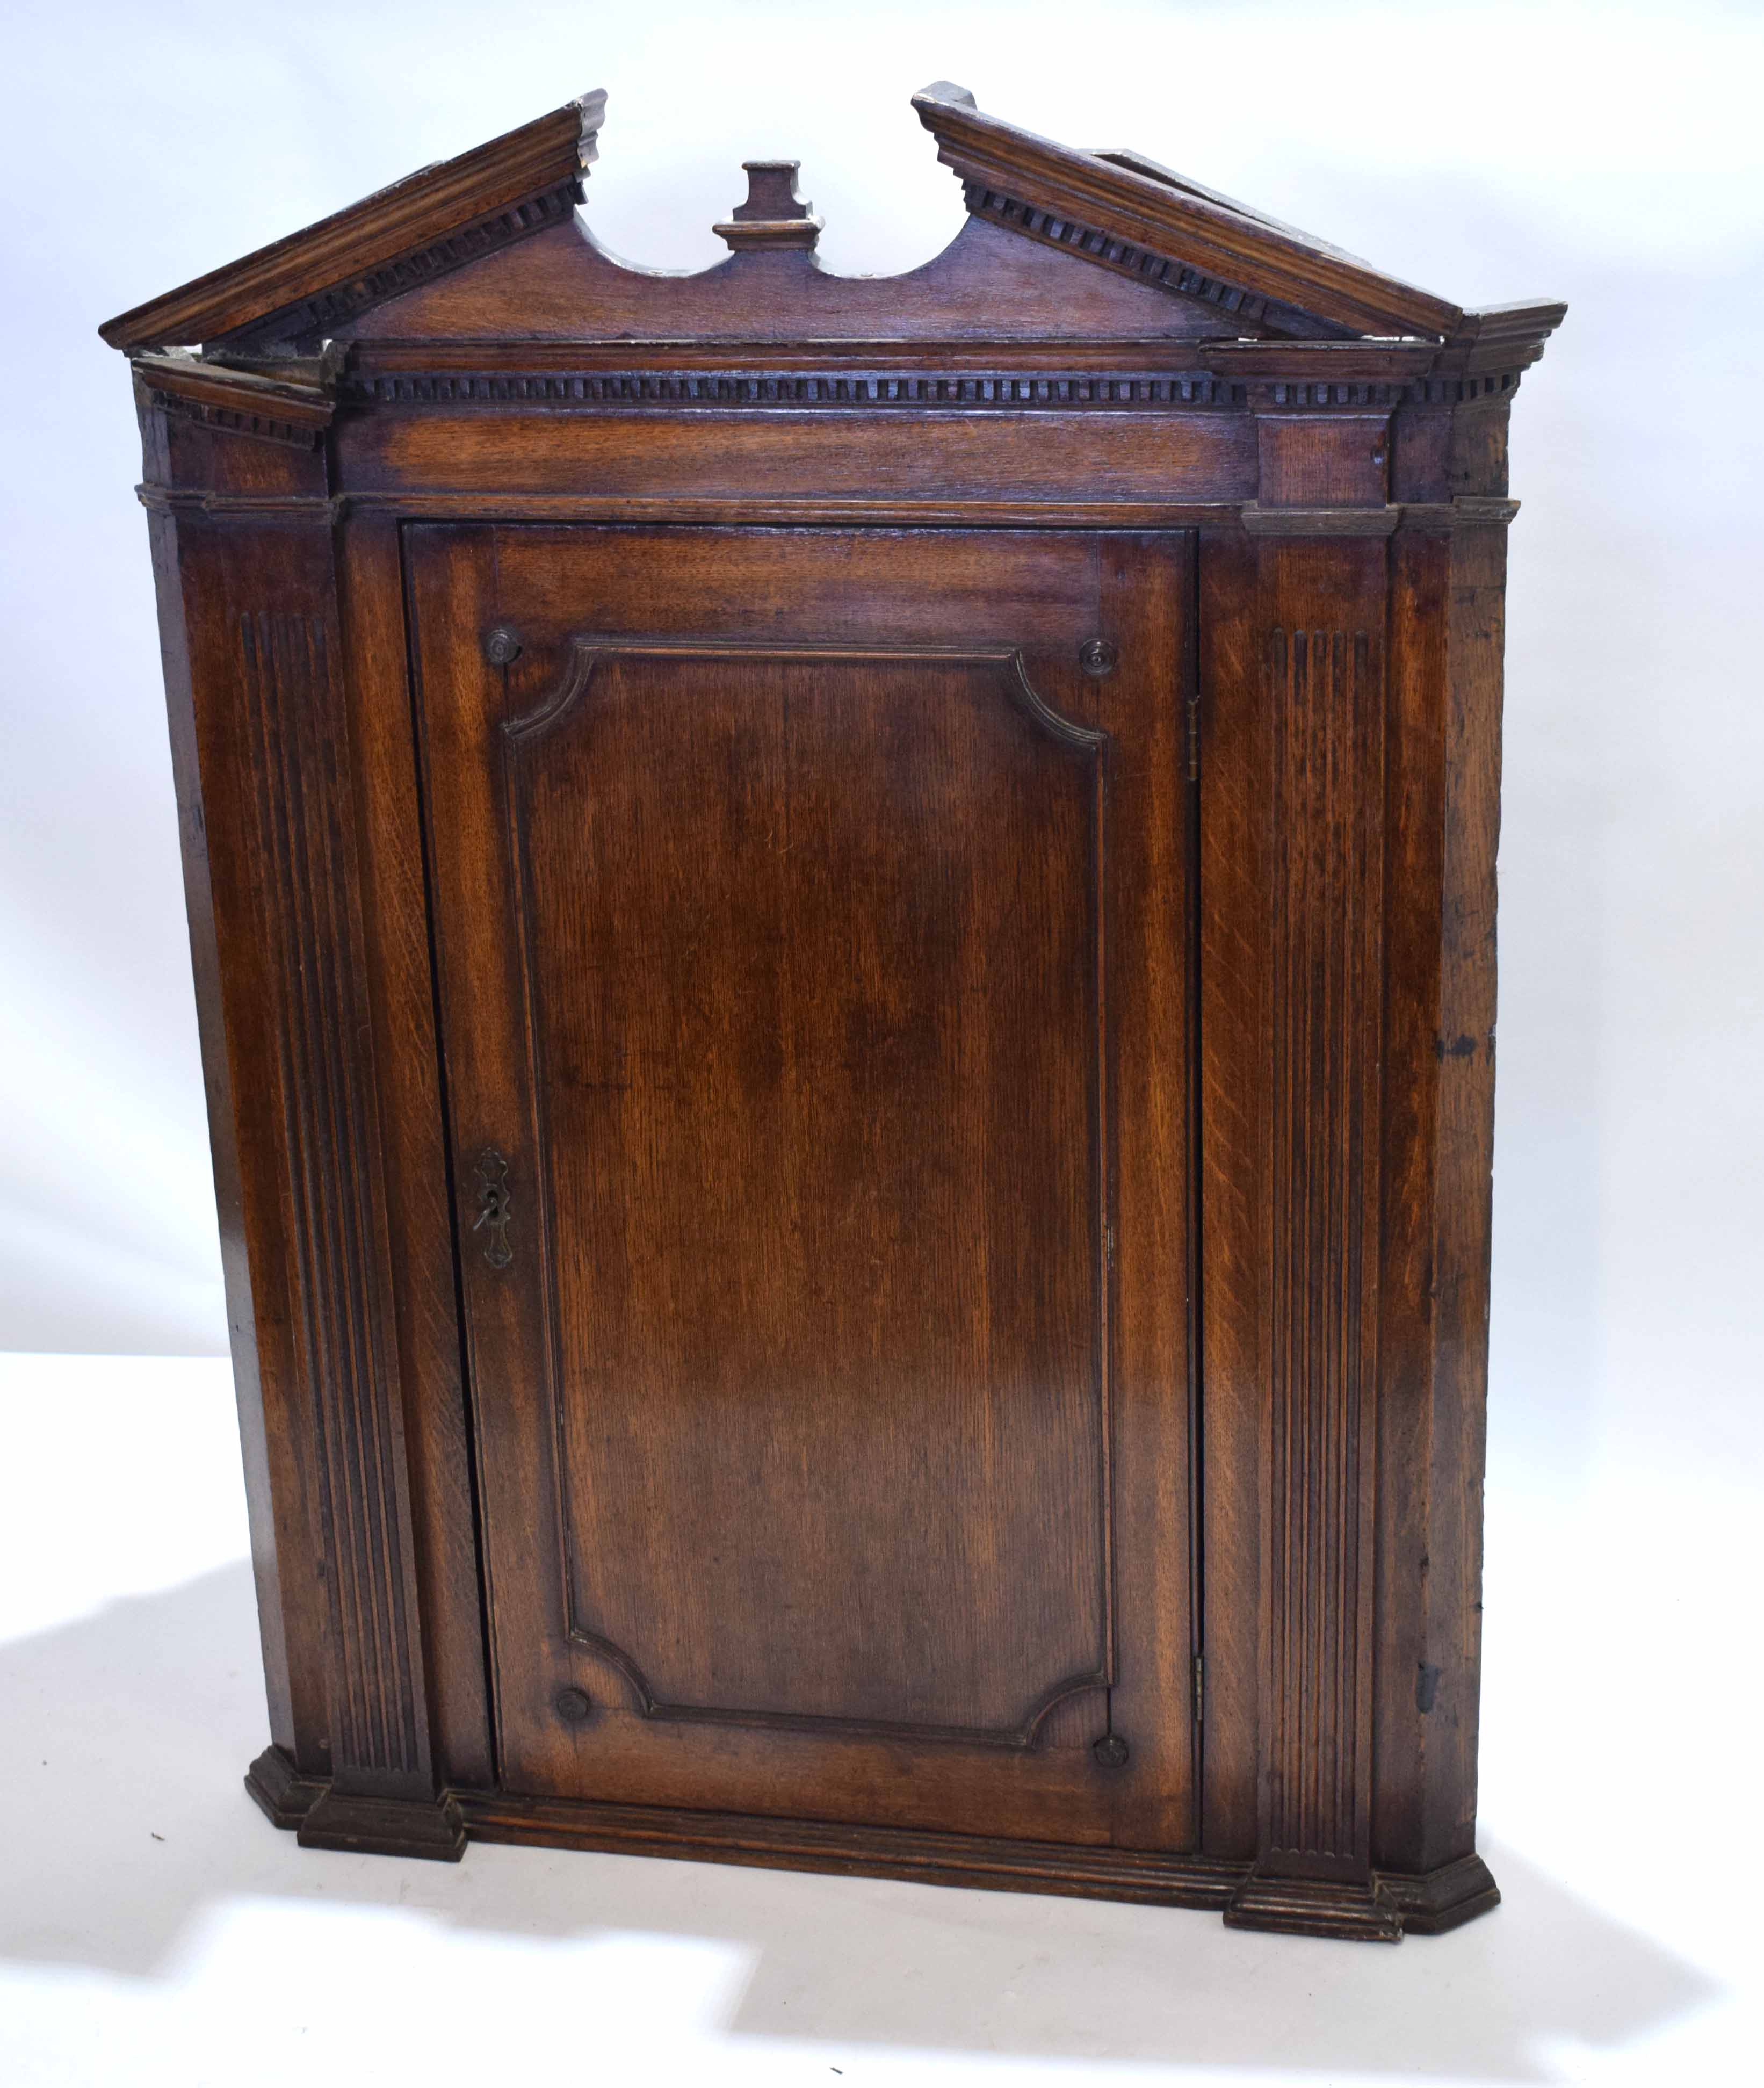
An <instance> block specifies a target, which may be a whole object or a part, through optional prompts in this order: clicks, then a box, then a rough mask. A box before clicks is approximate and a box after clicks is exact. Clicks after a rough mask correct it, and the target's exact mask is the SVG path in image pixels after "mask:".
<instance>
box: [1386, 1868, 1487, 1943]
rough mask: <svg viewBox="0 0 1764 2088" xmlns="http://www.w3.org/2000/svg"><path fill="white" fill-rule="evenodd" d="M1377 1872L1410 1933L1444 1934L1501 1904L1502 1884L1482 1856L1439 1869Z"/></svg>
mask: <svg viewBox="0 0 1764 2088" xmlns="http://www.w3.org/2000/svg"><path fill="white" fill-rule="evenodd" d="M1377 1879H1378V1884H1379V1886H1380V1888H1381V1890H1382V1891H1383V1893H1384V1894H1385V1898H1388V1899H1389V1900H1391V1901H1393V1902H1394V1903H1395V1906H1396V1908H1397V1911H1398V1914H1399V1915H1401V1916H1402V1928H1403V1932H1404V1933H1405V1934H1406V1935H1408V1936H1443V1935H1444V1934H1445V1932H1446V1930H1447V1929H1449V1928H1460V1927H1461V1926H1462V1924H1463V1923H1465V1922H1466V1921H1474V1920H1475V1918H1476V1916H1477V1915H1479V1914H1487V1913H1488V1912H1490V1911H1491V1910H1492V1909H1493V1908H1495V1907H1497V1906H1500V1904H1501V1888H1500V1887H1499V1886H1498V1885H1496V1883H1495V1881H1494V1877H1493V1874H1492V1872H1490V1870H1489V1868H1488V1865H1487V1864H1486V1863H1484V1861H1483V1859H1482V1858H1481V1857H1480V1856H1460V1857H1459V1858H1458V1861H1457V1862H1456V1863H1442V1864H1441V1866H1440V1868H1438V1869H1437V1870H1436V1871H1423V1872H1414V1873H1411V1872H1402V1871H1380V1872H1377Z"/></svg>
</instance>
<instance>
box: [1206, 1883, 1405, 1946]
mask: <svg viewBox="0 0 1764 2088" xmlns="http://www.w3.org/2000/svg"><path fill="white" fill-rule="evenodd" d="M1225 1925H1226V1927H1227V1928H1265V1929H1270V1930H1272V1931H1273V1932H1274V1933H1275V1934H1276V1935H1279V1936H1334V1937H1335V1938H1336V1939H1337V1940H1339V1941H1341V1942H1343V1943H1400V1942H1401V1941H1402V1914H1401V1912H1400V1911H1399V1910H1398V1906H1397V1903H1396V1902H1395V1901H1394V1899H1392V1898H1390V1896H1389V1893H1386V1892H1385V1890H1384V1889H1382V1887H1381V1884H1380V1883H1379V1881H1378V1880H1377V1879H1376V1878H1373V1879H1368V1880H1363V1881H1361V1882H1359V1883H1353V1882H1350V1881H1346V1880H1335V1879H1333V1878H1281V1877H1269V1876H1265V1874H1263V1873H1262V1872H1258V1871H1252V1872H1251V1873H1250V1874H1249V1876H1248V1877H1247V1878H1245V1879H1244V1882H1243V1883H1242V1884H1241V1885H1240V1886H1239V1887H1238V1889H1237V1890H1236V1891H1235V1893H1232V1895H1231V1904H1230V1905H1229V1906H1227V1908H1226V1910H1225Z"/></svg>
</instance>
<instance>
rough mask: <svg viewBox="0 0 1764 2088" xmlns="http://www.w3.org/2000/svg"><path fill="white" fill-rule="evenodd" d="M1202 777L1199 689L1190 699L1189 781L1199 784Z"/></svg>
mask: <svg viewBox="0 0 1764 2088" xmlns="http://www.w3.org/2000/svg"><path fill="white" fill-rule="evenodd" d="M1200 776H1201V692H1200V691H1199V690H1198V689H1197V690H1196V691H1195V692H1194V694H1193V695H1192V696H1190V697H1189V699H1188V781H1190V782H1191V783H1195V782H1198V781H1199V780H1200Z"/></svg>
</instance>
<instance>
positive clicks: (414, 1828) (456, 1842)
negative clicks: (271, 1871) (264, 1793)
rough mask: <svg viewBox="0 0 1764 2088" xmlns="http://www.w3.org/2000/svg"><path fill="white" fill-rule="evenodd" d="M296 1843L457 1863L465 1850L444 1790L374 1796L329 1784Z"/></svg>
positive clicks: (453, 1808)
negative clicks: (427, 1794) (425, 1795)
mask: <svg viewBox="0 0 1764 2088" xmlns="http://www.w3.org/2000/svg"><path fill="white" fill-rule="evenodd" d="M300 1846H301V1847H302V1848H303V1849H349V1850H353V1851H354V1852H355V1853H356V1854H357V1855H364V1856H422V1857H426V1858H427V1859H429V1860H430V1861H431V1862H434V1863H458V1861H459V1860H460V1857H461V1856H463V1855H465V1821H463V1820H462V1819H461V1818H460V1808H459V1807H458V1806H457V1805H456V1803H454V1801H453V1799H452V1798H451V1797H448V1796H446V1795H443V1796H442V1797H439V1798H430V1799H416V1798H378V1797H370V1796H367V1795H363V1794H362V1793H359V1792H349V1791H339V1790H337V1788H336V1786H335V1785H332V1786H330V1788H328V1790H327V1791H325V1793H324V1795H323V1797H321V1798H320V1799H319V1802H318V1803H317V1804H315V1806H314V1807H313V1808H312V1810H311V1811H310V1812H309V1813H308V1814H307V1815H306V1818H305V1819H304V1820H302V1821H301V1823H300Z"/></svg>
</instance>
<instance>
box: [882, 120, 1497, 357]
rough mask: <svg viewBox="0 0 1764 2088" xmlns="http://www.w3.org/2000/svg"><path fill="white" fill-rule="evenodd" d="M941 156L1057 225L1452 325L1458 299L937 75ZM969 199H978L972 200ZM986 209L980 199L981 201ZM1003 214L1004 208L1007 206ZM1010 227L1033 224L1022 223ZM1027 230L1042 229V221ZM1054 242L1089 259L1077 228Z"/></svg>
mask: <svg viewBox="0 0 1764 2088" xmlns="http://www.w3.org/2000/svg"><path fill="white" fill-rule="evenodd" d="M913 106H914V108H915V109H917V110H918V116H919V120H920V122H922V123H923V125H924V126H925V127H926V129H927V131H930V132H931V135H933V136H934V137H935V138H936V140H937V156H938V157H939V159H940V160H942V162H943V163H944V165H945V166H947V167H948V168H950V169H953V171H954V172H955V173H957V175H958V176H959V177H960V178H961V180H962V182H964V184H965V185H966V186H967V188H968V189H969V190H970V195H972V194H973V193H974V192H976V191H978V194H979V195H981V196H982V197H984V196H987V195H991V196H996V197H999V198H1001V199H1007V200H1008V201H1013V202H1014V203H1017V205H1018V206H1019V208H1020V210H1021V209H1024V208H1026V209H1028V210H1030V211H1031V212H1040V213H1043V214H1044V215H1045V216H1047V219H1048V220H1051V221H1057V223H1058V224H1060V225H1065V224H1068V223H1069V224H1070V225H1073V226H1075V227H1079V228H1083V229H1084V230H1085V231H1086V232H1088V233H1091V234H1092V235H1100V236H1101V237H1103V238H1105V239H1107V240H1110V241H1114V242H1120V244H1121V245H1122V246H1124V247H1131V248H1132V249H1135V250H1137V252H1138V253H1139V254H1141V255H1146V256H1151V257H1154V258H1155V259H1157V260H1159V261H1163V262H1167V263H1172V264H1174V265H1175V266H1176V267H1186V268H1189V269H1192V270H1193V271H1194V272H1196V274H1197V276H1201V277H1203V278H1205V279H1206V280H1209V281H1210V282H1214V283H1217V284H1219V285H1229V286H1234V287H1236V288H1240V289H1242V290H1243V291H1244V292H1246V293H1249V294H1251V295H1252V296H1255V297H1265V298H1273V299H1275V300H1277V301H1278V302H1280V303H1282V304H1284V305H1288V306H1295V307H1296V308H1297V309H1298V310H1299V311H1300V312H1304V313H1308V314H1312V315H1314V316H1315V317H1316V318H1317V319H1324V320H1329V321H1333V322H1334V323H1335V324H1336V325H1338V326H1340V327H1346V328H1347V329H1349V330H1351V332H1355V333H1359V334H1393V333H1394V334H1428V335H1432V336H1434V337H1435V338H1436V339H1440V338H1444V337H1445V336H1449V335H1450V334H1452V333H1453V332H1454V330H1455V329H1456V328H1457V327H1458V326H1459V325H1460V324H1461V323H1462V320H1463V317H1464V314H1463V311H1462V308H1461V307H1460V306H1457V305H1454V304H1451V303H1449V302H1447V301H1446V300H1445V299H1444V298H1442V297H1435V296H1433V295H1432V293H1430V292H1428V291H1426V290H1420V289H1415V287H1414V286H1413V285H1410V284H1406V283H1400V282H1398V281H1396V280H1394V278H1392V277H1390V276H1385V275H1382V274H1381V273H1380V272H1379V271H1378V270H1377V269H1375V268H1372V267H1368V264H1367V263H1364V262H1363V261H1358V260H1355V259H1354V257H1353V256H1352V255H1347V254H1342V253H1341V252H1339V251H1338V250H1336V249H1335V248H1334V247H1330V246H1325V245H1323V244H1322V243H1321V242H1317V241H1312V240H1311V239H1309V238H1308V237H1306V235H1304V234H1303V233H1297V232H1295V231H1293V230H1291V229H1290V228H1288V227H1286V226H1283V225H1275V224H1274V223H1273V222H1272V221H1271V220H1268V219H1265V218H1261V217H1258V216H1254V215H1252V213H1250V212H1246V211H1244V210H1243V209H1241V208H1239V207H1236V206H1233V205H1230V204H1228V203H1227V202H1226V200H1225V199H1223V198H1221V197H1215V196H1214V195H1211V194H1210V192H1209V191H1206V190H1201V189H1200V188H1199V187H1198V186H1197V185H1195V184H1192V183H1188V182H1184V181H1183V180H1182V178H1181V177H1180V176H1177V175H1167V174H1163V173H1161V172H1160V173H1151V172H1149V171H1146V169H1149V168H1150V165H1151V164H1152V163H1151V162H1150V161H1147V160H1141V159H1139V158H1138V157H1137V156H1134V155H1128V154H1119V155H1115V156H1111V157H1104V156H1103V155H1101V154H1098V153H1094V152H1075V151H1073V149H1072V148H1070V147H1068V146H1064V145H1060V144H1056V143H1054V142H1053V141H1052V140H1051V139H1047V138H1039V137H1037V136H1036V135H1034V133H1033V132H1030V131H1021V130H1019V129H1018V128H1017V126H1015V125H1014V124H1010V123H1005V122H1000V119H999V118H996V117H994V116H987V115H985V114H983V113H982V112H981V111H980V110H979V109H978V108H977V107H976V106H975V105H974V97H973V96H972V95H971V94H970V93H969V92H967V90H966V89H965V88H959V87H954V86H952V85H951V84H950V83H948V82H947V81H940V82H939V83H937V84H936V86H933V87H929V88H925V89H923V91H922V92H920V93H918V94H916V95H915V96H914V97H913ZM969 207H970V209H972V208H975V205H974V202H973V201H972V200H970V206H969ZM982 207H983V208H985V207H986V206H985V205H984V204H983V205H982ZM999 214H1000V215H1001V216H1004V221H1005V222H1006V223H1010V222H1012V221H1013V220H1012V219H1011V218H1010V217H1009V216H1008V215H1005V214H1004V213H1002V212H1000V213H999ZM1017 229H1021V230H1025V231H1030V232H1031V233H1034V227H1033V226H1032V225H1027V224H1021V223H1020V224H1019V225H1018V227H1017ZM1035 236H1039V237H1047V236H1049V234H1048V230H1047V229H1046V228H1044V229H1043V230H1042V231H1041V232H1040V233H1038V234H1036V235H1035ZM1057 243H1060V244H1067V245H1069V248H1070V250H1071V251H1073V253H1077V254H1079V255H1085V256H1086V258H1089V259H1098V260H1102V261H1103V262H1104V263H1105V265H1115V266H1119V265H1120V263H1119V262H1118V261H1116V262H1113V263H1111V262H1110V260H1109V257H1108V256H1107V255H1106V254H1104V253H1103V252H1101V251H1093V252H1088V253H1087V250H1086V247H1085V244H1084V243H1083V241H1082V240H1081V239H1074V240H1073V241H1071V242H1066V241H1064V240H1063V239H1062V240H1060V241H1059V242H1057Z"/></svg>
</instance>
